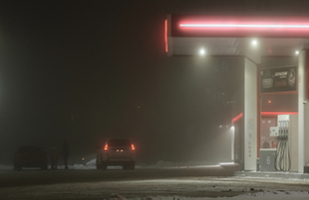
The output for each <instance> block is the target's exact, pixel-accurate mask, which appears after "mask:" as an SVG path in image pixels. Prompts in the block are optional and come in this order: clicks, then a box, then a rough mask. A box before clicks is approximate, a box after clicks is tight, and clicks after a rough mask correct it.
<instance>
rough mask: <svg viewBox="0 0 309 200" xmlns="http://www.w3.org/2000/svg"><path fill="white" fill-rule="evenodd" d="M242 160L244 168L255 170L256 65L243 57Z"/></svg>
mask: <svg viewBox="0 0 309 200" xmlns="http://www.w3.org/2000/svg"><path fill="white" fill-rule="evenodd" d="M244 76H245V89H244V93H245V95H244V130H245V131H244V137H245V140H244V143H245V144H244V146H245V148H244V151H245V152H244V160H245V166H244V169H245V170H256V159H257V66H256V65H255V64H254V63H253V62H251V61H250V60H248V59H245V74H244Z"/></svg>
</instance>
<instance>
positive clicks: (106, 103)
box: [0, 0, 309, 162]
mask: <svg viewBox="0 0 309 200" xmlns="http://www.w3.org/2000/svg"><path fill="white" fill-rule="evenodd" d="M266 2H267V3H266ZM279 2H280V3H279ZM308 8H309V1H306V0H304V1H271V0H268V1H262V0H260V1H257V0H247V1H246V0H236V1H226V0H216V1H213V2H212V1H206V0H203V1H202V0H200V1H197V0H183V1H179V0H173V1H163V0H162V1H159V0H158V1H134V0H132V1H131V0H126V1H125V0H123V1H122V0H119V1H115V0H114V1H24V0H23V1H11V0H10V1H1V2H0V146H1V148H0V160H5V159H6V158H7V159H8V160H10V159H11V158H12V156H13V153H14V151H15V150H16V149H17V148H18V147H19V146H22V145H42V146H45V147H46V146H48V145H50V144H51V143H52V142H56V143H58V144H59V145H61V143H62V140H63V139H67V140H68V142H69V143H70V145H71V149H72V151H71V153H72V154H73V155H89V154H93V153H95V151H96V149H95V146H96V145H97V144H98V143H100V142H103V141H104V140H105V139H106V138H108V137H130V138H132V140H133V141H134V142H135V143H136V146H137V149H138V154H139V158H140V160H141V161H142V162H156V161H157V160H170V161H189V160H194V159H200V160H203V161H207V160H211V159H212V157H213V156H214V155H218V156H219V157H220V156H221V157H222V158H228V156H229V155H230V154H229V153H230V152H229V150H227V149H226V150H224V151H223V152H217V153H216V151H215V150H214V149H213V148H212V147H213V146H220V145H222V146H224V145H226V144H228V143H229V140H228V139H229V138H228V137H226V136H224V134H226V133H224V131H218V129H217V127H218V125H219V124H223V123H228V122H230V119H231V117H232V116H231V115H230V112H229V109H230V107H229V105H227V104H226V102H227V101H229V100H230V99H231V96H232V95H233V93H234V92H235V91H236V90H237V89H238V88H239V87H240V86H241V81H240V80H239V77H237V70H239V68H238V67H239V66H240V63H241V60H240V59H239V58H209V62H207V63H206V64H205V63H202V64H197V63H196V60H195V58H191V57H184V58H180V57H173V58H171V57H167V55H166V53H165V51H164V20H165V19H166V15H167V14H170V13H175V14H206V15H208V14H210V15H305V14H306V13H307V12H308ZM222 80H224V81H222ZM222 93H224V94H222ZM210 144H212V145H210ZM226 156H227V157H226Z"/></svg>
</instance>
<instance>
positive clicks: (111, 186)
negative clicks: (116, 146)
mask: <svg viewBox="0 0 309 200" xmlns="http://www.w3.org/2000/svg"><path fill="white" fill-rule="evenodd" d="M60 168H62V167H60ZM70 168H71V169H70V170H62V169H59V170H45V171H42V170H33V169H31V170H22V171H18V172H16V171H12V170H8V169H11V168H4V169H3V170H0V199H1V200H6V199H7V200H11V199H14V200H19V199H20V200H24V199H26V200H27V199H37V200H43V199H44V200H46V199H54V200H64V199H80V200H84V199H85V200H86V199H95V200H97V199H101V200H104V199H105V200H125V199H127V200H202V199H203V200H204V199H205V200H207V199H214V198H216V199H226V198H229V199H233V200H234V199H235V200H237V199H255V200H260V199H274V200H277V199H278V200H279V199H309V193H308V191H309V180H308V179H284V178H279V177H278V178H272V177H250V176H245V177H243V176H232V174H233V170H235V169H234V168H233V166H232V165H229V164H225V165H206V166H205V165H198V166H194V165H193V164H192V165H189V164H187V165H186V166H185V165H182V166H177V165H176V164H173V163H167V162H163V161H162V162H158V163H157V164H156V166H138V167H137V169H136V170H122V169H121V168H117V167H116V168H110V169H109V170H95V169H94V166H93V164H92V163H91V162H89V163H87V164H86V165H83V166H79V165H74V166H70ZM226 174H228V175H226Z"/></svg>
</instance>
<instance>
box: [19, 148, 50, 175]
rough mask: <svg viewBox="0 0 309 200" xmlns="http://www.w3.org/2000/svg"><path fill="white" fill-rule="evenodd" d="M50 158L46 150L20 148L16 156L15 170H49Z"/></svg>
mask: <svg viewBox="0 0 309 200" xmlns="http://www.w3.org/2000/svg"><path fill="white" fill-rule="evenodd" d="M47 165H48V157H47V153H46V151H45V150H44V148H42V147H39V146H23V147H20V148H19V149H18V150H17V152H16V153H15V155H14V169H15V170H21V169H22V168H23V167H31V168H32V167H33V168H36V167H38V168H41V169H47Z"/></svg>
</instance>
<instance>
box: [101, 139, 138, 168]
mask: <svg viewBox="0 0 309 200" xmlns="http://www.w3.org/2000/svg"><path fill="white" fill-rule="evenodd" d="M107 166H122V167H123V169H134V167H135V146H134V144H133V143H131V141H130V140H129V139H114V138H113V139H112V138H111V139H108V140H107V141H106V142H105V144H104V145H99V148H98V152H97V159H96V167H97V169H106V168H107Z"/></svg>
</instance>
